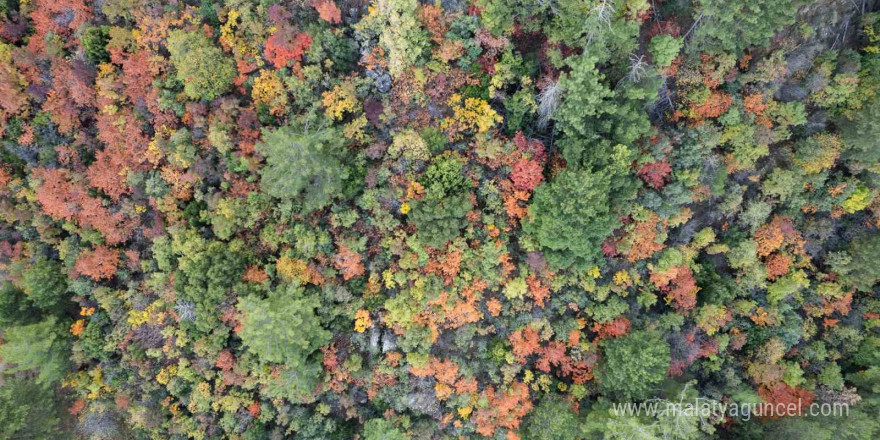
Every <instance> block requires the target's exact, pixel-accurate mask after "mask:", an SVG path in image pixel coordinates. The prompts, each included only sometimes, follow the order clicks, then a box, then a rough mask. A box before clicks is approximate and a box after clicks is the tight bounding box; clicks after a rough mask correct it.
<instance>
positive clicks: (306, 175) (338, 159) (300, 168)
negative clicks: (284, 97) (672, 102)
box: [257, 125, 349, 212]
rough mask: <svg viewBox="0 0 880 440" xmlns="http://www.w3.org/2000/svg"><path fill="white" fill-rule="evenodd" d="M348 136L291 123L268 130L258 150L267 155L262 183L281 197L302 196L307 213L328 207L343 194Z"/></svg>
mask: <svg viewBox="0 0 880 440" xmlns="http://www.w3.org/2000/svg"><path fill="white" fill-rule="evenodd" d="M345 144H346V141H345V137H344V136H342V133H340V132H339V131H338V130H336V129H333V128H322V129H313V130H306V131H305V132H303V131H299V130H296V129H294V128H293V127H291V126H289V125H287V126H284V127H281V128H278V129H276V130H264V131H263V140H262V142H260V143H259V144H257V151H259V152H260V154H262V155H264V156H266V166H265V167H263V169H262V170H261V175H262V180H261V186H262V187H263V190H264V191H265V192H266V194H269V195H270V196H272V197H277V198H279V199H291V198H299V197H300V196H302V200H303V208H304V210H305V211H306V212H310V211H314V210H316V209H320V208H323V207H325V206H327V205H328V204H329V203H330V202H331V201H332V200H333V198H334V197H337V196H339V195H341V194H342V193H343V190H344V187H345V182H346V179H347V178H348V177H349V169H348V167H347V166H346V165H344V162H343V159H344V155H345Z"/></svg>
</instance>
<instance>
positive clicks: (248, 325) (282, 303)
mask: <svg viewBox="0 0 880 440" xmlns="http://www.w3.org/2000/svg"><path fill="white" fill-rule="evenodd" d="M316 307H317V304H316V303H315V301H314V298H312V297H309V296H308V295H306V294H305V293H304V292H303V291H302V289H301V288H297V287H293V286H289V287H286V288H282V289H278V290H276V291H275V292H273V293H271V294H270V295H269V297H268V298H265V299H261V298H258V297H254V296H247V297H245V298H242V299H241V300H240V301H239V304H238V309H239V311H241V313H242V315H243V317H242V330H241V333H240V336H241V340H242V342H244V344H245V345H247V347H248V350H249V351H250V352H251V353H253V354H254V355H255V356H257V358H258V359H259V360H260V361H262V362H271V363H281V364H285V365H287V366H289V367H291V368H298V367H299V366H300V365H304V364H306V363H307V358H308V356H309V355H311V354H312V353H314V352H315V351H317V349H318V348H319V347H321V346H323V345H324V344H326V343H327V342H328V341H329V339H330V333H329V332H328V331H326V330H324V329H322V328H321V323H320V321H319V320H318V317H317V316H316V315H315V308H316ZM304 329H308V332H303V330H304Z"/></svg>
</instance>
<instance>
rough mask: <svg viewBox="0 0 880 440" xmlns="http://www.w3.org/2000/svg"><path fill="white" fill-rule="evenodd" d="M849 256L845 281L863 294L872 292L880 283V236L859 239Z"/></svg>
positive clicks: (853, 244) (855, 241) (854, 243)
mask: <svg viewBox="0 0 880 440" xmlns="http://www.w3.org/2000/svg"><path fill="white" fill-rule="evenodd" d="M849 256H850V260H849V262H848V264H846V265H845V266H844V268H845V270H846V274H845V275H844V280H846V282H848V283H850V284H851V285H852V286H853V287H855V288H856V289H859V290H861V291H863V292H869V291H871V289H872V288H873V287H874V285H875V284H877V282H878V281H880V271H877V261H880V235H870V236H864V237H857V238H856V239H855V240H853V242H852V244H851V245H850V247H849Z"/></svg>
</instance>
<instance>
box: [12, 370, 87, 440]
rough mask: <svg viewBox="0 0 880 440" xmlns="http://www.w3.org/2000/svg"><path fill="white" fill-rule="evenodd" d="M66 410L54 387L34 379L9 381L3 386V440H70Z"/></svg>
mask: <svg viewBox="0 0 880 440" xmlns="http://www.w3.org/2000/svg"><path fill="white" fill-rule="evenodd" d="M66 412H67V411H66V408H65V407H64V405H63V402H62V401H61V399H59V398H58V396H57V395H56V394H55V391H54V390H53V389H52V388H50V387H45V386H40V385H38V384H37V383H36V382H34V381H33V380H32V379H30V378H25V377H7V378H5V379H4V380H3V385H0V437H3V438H6V439H10V440H12V439H22V440H24V439H50V438H51V439H67V438H71V435H70V432H67V431H65V430H63V429H62V426H61V421H62V419H66V418H67V416H66V414H65V413H66Z"/></svg>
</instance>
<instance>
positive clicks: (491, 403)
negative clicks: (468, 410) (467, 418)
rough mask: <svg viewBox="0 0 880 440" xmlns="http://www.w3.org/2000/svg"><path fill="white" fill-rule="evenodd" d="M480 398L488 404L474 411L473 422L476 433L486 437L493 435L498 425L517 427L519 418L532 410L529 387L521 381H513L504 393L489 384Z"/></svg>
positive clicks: (510, 427) (501, 426)
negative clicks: (475, 426)
mask: <svg viewBox="0 0 880 440" xmlns="http://www.w3.org/2000/svg"><path fill="white" fill-rule="evenodd" d="M480 400H485V401H486V402H488V405H486V406H485V407H483V408H479V409H477V410H476V411H475V412H474V423H476V425H477V433H479V434H480V435H483V436H486V437H491V436H493V435H494V434H495V430H496V429H497V428H499V427H500V428H506V429H517V428H518V427H519V422H520V420H521V419H522V418H523V417H525V416H526V414H528V413H529V412H530V411H531V410H532V402H531V400H530V399H529V387H528V386H527V385H526V384H524V383H521V382H514V383H513V384H512V385H511V386H510V388H509V389H508V390H507V391H506V392H504V393H498V392H496V391H495V388H494V387H492V386H489V387H487V388H486V389H485V390H484V391H483V392H482V393H481V394H480Z"/></svg>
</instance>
